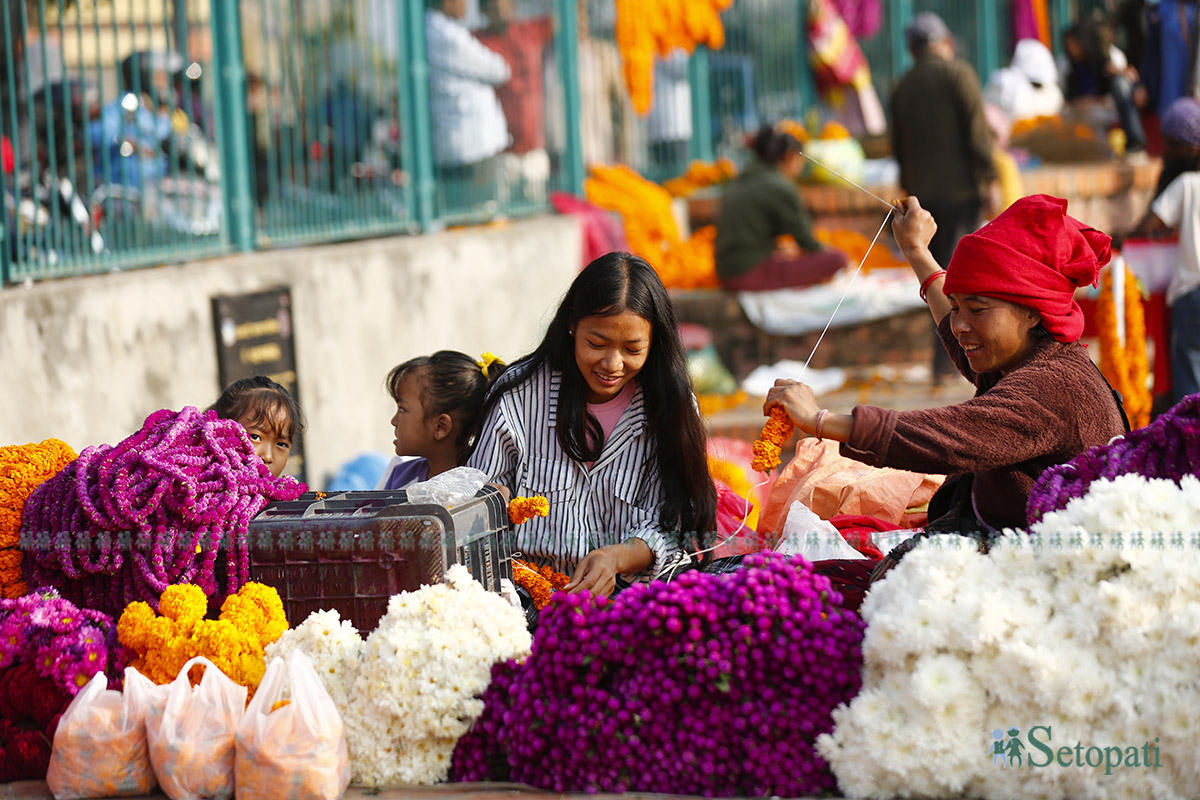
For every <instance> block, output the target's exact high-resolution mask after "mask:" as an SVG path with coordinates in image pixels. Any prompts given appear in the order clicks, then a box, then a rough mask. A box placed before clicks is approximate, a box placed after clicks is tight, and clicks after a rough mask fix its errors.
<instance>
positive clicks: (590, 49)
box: [0, 0, 1104, 283]
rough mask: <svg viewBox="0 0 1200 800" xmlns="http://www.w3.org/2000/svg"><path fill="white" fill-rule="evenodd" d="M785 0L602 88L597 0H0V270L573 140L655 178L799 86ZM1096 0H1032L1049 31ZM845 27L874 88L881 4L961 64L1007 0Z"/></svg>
mask: <svg viewBox="0 0 1200 800" xmlns="http://www.w3.org/2000/svg"><path fill="white" fill-rule="evenodd" d="M806 2H807V0H736V2H735V3H734V4H733V7H732V8H731V9H730V10H729V11H727V12H726V13H725V14H724V17H723V19H724V23H725V28H726V45H725V47H724V48H723V49H721V50H719V51H708V50H706V49H703V48H701V49H699V50H697V52H696V53H694V54H692V55H691V56H690V57H689V56H687V55H686V54H683V53H682V51H680V52H678V53H677V54H675V55H673V56H671V57H668V58H666V59H663V60H661V62H659V63H658V64H657V65H656V68H655V74H654V83H655V87H654V88H655V96H656V102H655V103H654V105H653V107H652V109H651V111H650V112H649V113H648V114H647V115H645V116H640V115H638V114H637V113H635V112H634V110H633V109H632V107H631V104H630V102H629V100H628V98H627V96H626V94H625V91H624V88H623V81H622V72H621V61H620V56H619V54H618V52H617V47H616V43H615V39H614V30H615V10H614V0H516V1H515V2H514V3H512V7H513V9H514V13H512V14H511V15H508V16H506V15H505V8H507V7H508V4H504V3H497V2H494V0H475V2H471V3H468V5H469V6H471V13H470V14H468V16H467V17H466V18H465V19H461V20H460V19H455V18H453V17H451V16H448V15H446V14H443V13H440V11H439V8H440V6H441V2H440V0H344V2H333V1H332V0H317V1H316V2H303V3H299V2H294V0H95V1H94V2H91V3H83V2H79V3H75V2H72V1H71V0H0V12H2V18H0V134H2V136H3V139H2V140H0V197H2V198H3V209H4V213H3V214H0V268H2V270H3V271H2V273H0V277H2V278H3V281H4V282H9V283H11V282H19V281H25V280H34V279H41V278H48V277H55V276H64V275H78V274H87V273H92V272H103V271H108V270H114V269H128V268H133V267H139V266H147V265H153V264H162V263H174V262H180V261H185V260H189V259H194V258H199V257H205V256H211V255H214V254H219V253H225V252H231V251H237V250H249V249H254V248H265V247H273V246H280V245H294V244H304V243H312V242H321V241H334V240H341V239H353V238H360V237H367V236H376V235H384V234H394V233H410V232H419V231H425V230H431V229H436V228H438V227H440V226H445V225H454V224H460V223H469V222H474V221H480V220H486V219H491V218H495V217H498V216H507V217H515V216H522V215H527V214H533V213H538V212H542V211H544V210H546V209H547V208H548V206H549V195H550V193H552V192H554V191H559V190H561V191H569V192H575V193H578V192H579V191H580V189H581V186H582V182H583V178H584V172H585V165H586V164H589V163H612V162H621V163H626V164H629V165H630V166H632V167H634V168H635V169H638V170H639V171H641V172H642V173H643V174H645V175H647V176H648V177H650V178H652V179H655V180H661V179H664V178H668V177H671V176H674V175H678V174H680V173H681V172H683V171H684V169H685V168H686V166H687V163H688V161H689V160H691V159H697V158H699V159H711V158H713V157H715V156H734V157H736V156H739V155H740V154H741V142H742V139H743V137H744V134H745V133H746V132H747V131H750V130H753V129H755V128H756V127H757V126H758V125H760V124H762V123H764V122H768V121H776V120H779V119H781V118H784V117H793V118H800V119H802V118H804V116H805V114H806V113H807V112H808V111H809V110H810V109H811V108H813V107H814V106H815V104H816V103H817V94H816V91H815V89H814V84H813V78H812V71H811V68H810V66H809V62H808V47H807V44H806V38H805V30H806V22H805V19H806V18H805V8H806ZM1103 4H1104V0H1051V1H1050V12H1051V20H1052V26H1053V28H1054V30H1055V31H1061V30H1062V29H1063V27H1065V25H1066V23H1067V21H1068V20H1069V19H1070V18H1072V16H1073V15H1074V14H1077V13H1078V12H1079V11H1081V10H1083V11H1085V12H1086V11H1089V10H1091V8H1093V7H1098V6H1102V5H1103ZM882 5H883V22H882V25H881V26H880V28H879V30H878V32H877V33H876V34H875V35H874V36H872V37H870V38H869V39H866V40H864V41H863V42H861V45H862V48H863V51H864V53H865V54H866V56H867V58H868V60H869V62H870V65H871V70H872V78H873V80H874V83H875V86H876V88H877V90H878V93H879V95H880V97H881V98H882V99H883V100H884V101H885V102H886V98H887V95H888V94H889V92H890V89H891V86H892V84H893V82H894V80H895V79H896V78H897V77H898V76H899V75H900V74H902V72H903V71H904V69H906V68H907V66H908V63H909V62H908V54H907V52H906V50H905V48H904V40H903V29H904V27H905V25H906V24H907V23H908V21H909V20H911V19H912V17H913V16H915V15H916V14H917V13H919V12H921V11H925V10H931V11H936V12H938V13H939V14H941V15H942V17H943V18H944V19H945V20H946V22H947V23H948V25H949V26H950V28H951V30H952V31H953V32H954V34H955V36H956V37H957V38H958V40H959V43H960V45H961V48H960V50H961V52H962V54H963V56H964V57H966V58H968V59H969V60H970V61H972V62H973V63H974V65H975V66H976V68H977V70H978V71H979V72H980V74H981V75H986V73H987V72H989V71H990V70H992V69H994V68H996V67H999V66H1002V65H1003V63H1004V62H1005V61H1006V60H1007V56H1008V53H1009V50H1010V44H1011V43H1010V41H1009V39H1010V30H1009V28H1010V26H1009V21H1008V20H1009V16H1008V15H1009V2H1008V0H886V2H884V3H883V4H882Z"/></svg>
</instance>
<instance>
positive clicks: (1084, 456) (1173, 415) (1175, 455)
mask: <svg viewBox="0 0 1200 800" xmlns="http://www.w3.org/2000/svg"><path fill="white" fill-rule="evenodd" d="M1128 473H1137V474H1138V475H1142V476H1144V477H1147V478H1170V479H1171V480H1173V481H1175V482H1176V483H1178V482H1179V479H1180V478H1182V477H1183V476H1184V475H1197V476H1200V394H1193V395H1188V396H1187V397H1185V398H1183V400H1180V401H1179V403H1178V404H1177V405H1175V407H1174V408H1172V409H1171V410H1170V411H1168V412H1167V413H1165V414H1163V415H1162V416H1160V417H1159V418H1158V419H1156V420H1154V422H1152V423H1150V424H1149V425H1147V426H1146V427H1144V428H1139V429H1137V430H1135V431H1130V432H1129V433H1127V434H1125V435H1124V436H1123V437H1121V438H1119V439H1115V440H1114V441H1112V442H1111V443H1109V444H1103V445H1098V446H1096V447H1093V448H1091V449H1090V450H1087V451H1085V452H1083V453H1080V454H1079V455H1078V456H1076V457H1075V458H1074V459H1073V460H1071V461H1069V462H1067V463H1066V464H1060V465H1058V466H1056V467H1051V468H1049V469H1047V470H1046V471H1045V472H1043V473H1042V475H1041V477H1039V478H1038V480H1037V483H1035V484H1034V486H1033V490H1032V491H1030V493H1029V502H1028V504H1027V505H1026V506H1025V516H1026V518H1027V519H1028V522H1029V524H1030V525H1033V524H1035V523H1037V522H1039V521H1040V520H1041V519H1042V517H1044V516H1045V515H1046V514H1048V513H1050V512H1051V511H1057V510H1059V509H1062V508H1066V505H1067V503H1068V502H1070V501H1071V500H1072V499H1073V498H1076V497H1082V496H1083V495H1085V494H1087V490H1088V487H1089V486H1091V485H1092V481H1095V480H1099V479H1101V478H1115V477H1117V476H1118V475H1125V474H1128Z"/></svg>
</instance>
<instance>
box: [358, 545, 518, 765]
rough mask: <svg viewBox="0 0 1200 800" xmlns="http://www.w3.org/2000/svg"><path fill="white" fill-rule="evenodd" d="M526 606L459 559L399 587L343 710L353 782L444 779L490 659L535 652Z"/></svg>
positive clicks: (475, 708) (476, 708)
mask: <svg viewBox="0 0 1200 800" xmlns="http://www.w3.org/2000/svg"><path fill="white" fill-rule="evenodd" d="M531 643H532V642H531V638H530V635H529V631H528V629H527V628H526V627H525V617H524V615H523V614H522V613H521V611H520V610H518V609H517V608H514V607H513V606H512V605H511V604H510V603H509V602H508V601H506V600H505V599H504V598H502V597H500V596H499V595H497V594H493V593H491V592H488V591H487V590H485V589H484V588H483V587H482V586H481V585H480V584H479V583H478V582H477V581H475V580H473V579H472V578H471V574H470V572H469V571H468V570H467V569H466V568H465V567H462V566H454V567H451V568H450V570H449V572H448V574H447V582H446V583H444V584H439V585H437V586H425V587H422V588H421V589H419V590H418V591H415V592H402V593H400V594H398V595H395V596H393V597H392V598H391V600H390V601H389V602H388V610H387V613H386V614H385V615H384V616H383V618H382V619H381V620H380V622H379V627H378V628H377V629H376V630H375V632H374V633H372V634H371V635H370V636H369V637H368V638H367V641H366V646H365V648H364V650H363V657H362V665H361V667H360V669H359V670H358V673H357V676H356V679H355V681H354V683H353V684H352V686H351V688H350V697H351V698H353V701H352V702H351V703H350V704H349V705H348V707H347V708H346V709H345V710H344V712H343V717H344V720H345V723H346V740H347V744H348V745H349V748H350V762H351V771H352V778H351V780H352V782H353V783H356V784H362V785H366V786H371V787H378V786H387V785H391V784H397V783H409V784H431V783H437V782H439V781H443V780H445V779H446V776H447V774H448V773H449V769H450V757H451V755H452V754H453V752H454V745H455V743H456V742H457V741H458V739H459V737H460V736H462V735H463V734H464V733H466V731H467V729H468V728H469V727H470V726H471V723H472V722H474V721H475V718H476V717H478V716H479V714H480V713H481V712H482V711H483V701H482V700H481V699H480V695H482V694H483V691H484V690H485V689H486V688H487V686H488V683H489V681H490V680H491V669H492V665H493V664H495V663H496V662H497V661H503V660H507V659H510V658H523V657H525V656H527V655H528V654H529V649H530V645H531Z"/></svg>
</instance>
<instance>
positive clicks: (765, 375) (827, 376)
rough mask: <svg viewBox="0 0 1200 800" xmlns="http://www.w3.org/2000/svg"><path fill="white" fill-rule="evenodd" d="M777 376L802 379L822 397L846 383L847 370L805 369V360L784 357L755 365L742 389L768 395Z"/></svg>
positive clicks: (838, 368)
mask: <svg viewBox="0 0 1200 800" xmlns="http://www.w3.org/2000/svg"><path fill="white" fill-rule="evenodd" d="M777 378H794V379H797V380H802V381H804V383H806V384H808V387H809V388H810V389H812V390H813V394H814V395H816V396H817V397H820V396H821V395H823V394H829V393H830V392H836V391H837V390H838V389H841V388H842V387H843V386H845V385H846V370H844V369H842V368H841V367H829V368H828V369H805V368H804V362H803V361H789V360H787V359H784V360H783V361H777V362H775V363H774V364H760V365H759V366H757V367H755V368H754V369H753V370H752V371H751V372H750V374H749V375H747V376H746V378H745V380H743V381H742V391H744V392H745V393H746V394H748V395H751V396H752V397H766V396H767V392H769V391H770V390H771V387H772V386H774V385H775V380H776V379H777Z"/></svg>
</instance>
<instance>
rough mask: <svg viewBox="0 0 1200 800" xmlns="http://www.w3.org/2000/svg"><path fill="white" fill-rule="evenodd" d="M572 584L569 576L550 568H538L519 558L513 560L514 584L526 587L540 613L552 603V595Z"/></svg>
mask: <svg viewBox="0 0 1200 800" xmlns="http://www.w3.org/2000/svg"><path fill="white" fill-rule="evenodd" d="M570 582H571V579H570V578H569V577H568V576H566V575H564V574H562V573H561V572H555V571H554V570H552V569H550V567H548V566H544V565H543V566H541V567H536V566H534V565H533V564H530V563H527V562H525V561H522V560H520V559H519V558H514V559H513V583H515V584H516V585H517V586H524V587H525V591H527V592H529V596H530V597H532V598H533V606H534V608H536V609H537V610H539V611H541V610H542V609H543V608H545V607H546V604H547V603H549V602H550V595H552V594H554V593H555V592H557V591H561V590H562V588H563V587H564V586H566V585H567V584H568V583H570Z"/></svg>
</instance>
